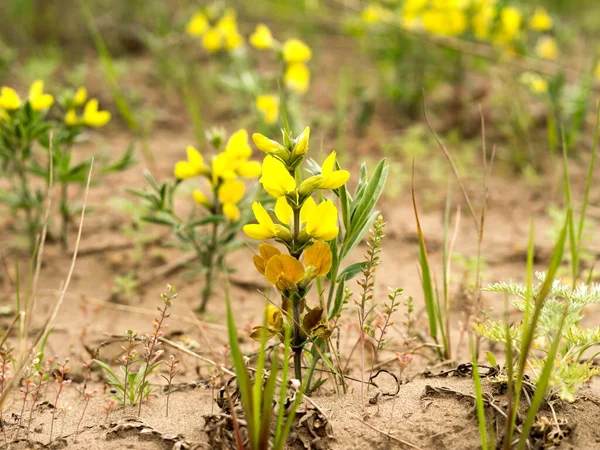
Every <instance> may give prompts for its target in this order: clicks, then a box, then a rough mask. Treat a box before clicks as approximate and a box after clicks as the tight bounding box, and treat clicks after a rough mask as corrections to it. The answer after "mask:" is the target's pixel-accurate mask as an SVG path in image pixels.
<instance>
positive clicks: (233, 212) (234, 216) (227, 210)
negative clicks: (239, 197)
mask: <svg viewBox="0 0 600 450" xmlns="http://www.w3.org/2000/svg"><path fill="white" fill-rule="evenodd" d="M223 214H224V215H225V217H227V218H228V219H229V220H231V221H232V222H235V221H237V220H240V208H238V206H237V205H236V204H235V203H225V204H224V205H223Z"/></svg>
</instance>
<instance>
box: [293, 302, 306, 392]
mask: <svg viewBox="0 0 600 450" xmlns="http://www.w3.org/2000/svg"><path fill="white" fill-rule="evenodd" d="M301 305H302V299H299V300H298V299H296V298H293V299H292V313H293V317H294V329H293V338H292V350H293V351H294V374H295V377H296V379H298V381H300V384H302V348H303V347H304V345H303V343H304V340H303V339H302V336H301V334H300V333H301V330H300V308H301Z"/></svg>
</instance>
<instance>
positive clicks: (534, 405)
mask: <svg viewBox="0 0 600 450" xmlns="http://www.w3.org/2000/svg"><path fill="white" fill-rule="evenodd" d="M568 307H569V305H568V304H565V309H564V312H563V314H562V316H561V320H560V324H559V326H558V330H556V336H555V337H554V340H553V341H552V345H551V347H550V352H549V353H548V357H547V359H546V363H545V364H544V368H543V369H542V373H541V375H540V378H539V379H538V382H537V384H536V386H535V394H534V395H533V399H532V400H531V405H530V406H529V411H528V412H527V417H526V418H525V423H524V424H523V430H522V432H521V437H520V439H519V445H518V450H524V449H525V446H526V445H527V438H528V437H529V432H530V431H531V427H532V426H533V424H534V422H535V417H536V414H537V412H538V410H539V409H540V406H541V405H542V401H543V400H544V397H545V396H546V390H547V389H548V384H549V382H550V376H551V375H552V370H553V369H554V364H555V363H556V354H557V353H558V347H559V345H560V341H561V340H562V331H563V327H564V324H565V319H566V317H567V312H568Z"/></svg>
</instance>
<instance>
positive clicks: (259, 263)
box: [252, 242, 281, 275]
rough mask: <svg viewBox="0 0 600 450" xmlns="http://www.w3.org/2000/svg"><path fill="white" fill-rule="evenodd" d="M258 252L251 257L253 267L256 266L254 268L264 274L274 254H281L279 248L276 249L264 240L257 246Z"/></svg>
mask: <svg viewBox="0 0 600 450" xmlns="http://www.w3.org/2000/svg"><path fill="white" fill-rule="evenodd" d="M258 252H259V253H260V254H259V255H254V256H253V257H252V261H253V262H254V267H256V270H258V271H259V272H260V273H261V274H263V275H264V274H265V269H266V267H267V264H268V263H269V260H270V259H271V258H272V257H273V256H275V255H281V252H280V251H279V249H277V247H274V246H272V245H271V244H267V243H264V242H263V243H262V244H260V245H259V246H258Z"/></svg>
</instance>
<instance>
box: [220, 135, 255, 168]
mask: <svg viewBox="0 0 600 450" xmlns="http://www.w3.org/2000/svg"><path fill="white" fill-rule="evenodd" d="M225 152H226V153H227V154H228V155H229V156H231V157H232V158H234V159H243V160H247V159H248V158H250V156H251V155H252V148H251V147H250V145H249V144H248V132H247V131H246V130H244V129H243V128H242V129H240V130H237V131H236V132H235V133H233V134H232V135H231V136H230V137H229V139H228V140H227V144H225Z"/></svg>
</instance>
